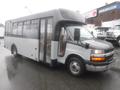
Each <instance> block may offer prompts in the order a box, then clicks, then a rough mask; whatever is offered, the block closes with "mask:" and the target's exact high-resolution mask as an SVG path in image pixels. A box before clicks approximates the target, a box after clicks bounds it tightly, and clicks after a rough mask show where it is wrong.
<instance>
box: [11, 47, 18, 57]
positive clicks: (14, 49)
mask: <svg viewBox="0 0 120 90" xmlns="http://www.w3.org/2000/svg"><path fill="white" fill-rule="evenodd" d="M11 53H12V54H13V56H15V57H16V56H17V55H18V53H17V48H16V47H15V46H12V49H11Z"/></svg>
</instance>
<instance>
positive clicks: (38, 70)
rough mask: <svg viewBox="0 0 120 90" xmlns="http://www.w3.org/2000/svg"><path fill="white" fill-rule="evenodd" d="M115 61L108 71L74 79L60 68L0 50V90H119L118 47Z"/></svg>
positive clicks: (1, 48)
mask: <svg viewBox="0 0 120 90" xmlns="http://www.w3.org/2000/svg"><path fill="white" fill-rule="evenodd" d="M115 58H116V60H117V63H115V64H114V65H113V67H112V68H111V69H110V70H108V71H106V72H102V73H93V72H87V73H86V74H85V75H84V76H82V77H79V78H76V77H73V76H71V75H70V74H69V73H68V72H67V71H66V69H65V67H64V66H63V65H61V66H60V67H58V68H54V69H52V68H50V67H49V66H47V65H45V64H42V63H38V62H36V61H33V60H31V59H28V58H26V57H20V56H19V57H13V56H12V55H11V54H10V51H9V50H7V49H5V48H3V47H0V90H120V68H119V66H120V64H119V62H120V61H119V59H120V48H119V47H117V48H116V49H115Z"/></svg>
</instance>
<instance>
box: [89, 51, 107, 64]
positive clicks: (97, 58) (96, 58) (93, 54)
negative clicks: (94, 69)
mask: <svg viewBox="0 0 120 90" xmlns="http://www.w3.org/2000/svg"><path fill="white" fill-rule="evenodd" d="M104 53H105V51H104V50H92V51H91V56H90V61H92V62H103V61H105V60H106V58H105V57H101V56H96V54H97V55H99V54H104Z"/></svg>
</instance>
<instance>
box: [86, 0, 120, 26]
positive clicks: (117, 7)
mask: <svg viewBox="0 0 120 90" xmlns="http://www.w3.org/2000/svg"><path fill="white" fill-rule="evenodd" d="M84 16H85V19H86V20H85V21H86V23H87V24H94V25H95V26H111V25H114V24H115V25H116V24H120V2H119V1H117V2H113V3H111V4H106V5H105V6H102V7H100V8H97V9H94V10H92V11H90V12H87V13H85V14H84Z"/></svg>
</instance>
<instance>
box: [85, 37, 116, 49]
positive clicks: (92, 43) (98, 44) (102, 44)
mask: <svg viewBox="0 0 120 90" xmlns="http://www.w3.org/2000/svg"><path fill="white" fill-rule="evenodd" d="M83 43H84V44H85V43H87V44H89V47H90V48H94V49H100V50H106V49H113V48H114V47H113V45H112V44H111V43H109V42H107V41H104V40H99V39H93V40H86V41H83Z"/></svg>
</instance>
